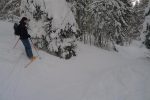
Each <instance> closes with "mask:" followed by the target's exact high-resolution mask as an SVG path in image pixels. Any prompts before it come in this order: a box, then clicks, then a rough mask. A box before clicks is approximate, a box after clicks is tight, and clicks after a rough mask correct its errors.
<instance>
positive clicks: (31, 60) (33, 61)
mask: <svg viewBox="0 0 150 100" xmlns="http://www.w3.org/2000/svg"><path fill="white" fill-rule="evenodd" d="M36 59H37V57H36V58H35V59H34V60H31V61H30V62H29V63H27V64H26V65H25V67H24V68H27V67H28V66H29V65H30V64H31V63H32V62H34V61H35V60H36Z"/></svg>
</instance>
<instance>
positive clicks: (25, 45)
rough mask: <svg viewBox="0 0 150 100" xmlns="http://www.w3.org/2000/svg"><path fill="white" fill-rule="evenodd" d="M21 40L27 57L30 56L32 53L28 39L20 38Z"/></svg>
mask: <svg viewBox="0 0 150 100" xmlns="http://www.w3.org/2000/svg"><path fill="white" fill-rule="evenodd" d="M21 41H22V43H23V45H24V47H25V51H26V54H27V56H28V58H32V57H33V53H32V48H31V45H30V42H29V40H28V39H21Z"/></svg>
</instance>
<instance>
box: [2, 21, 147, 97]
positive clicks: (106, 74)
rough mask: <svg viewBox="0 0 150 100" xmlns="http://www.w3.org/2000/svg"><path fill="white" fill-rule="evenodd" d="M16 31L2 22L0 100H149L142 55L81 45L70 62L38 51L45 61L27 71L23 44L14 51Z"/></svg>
mask: <svg viewBox="0 0 150 100" xmlns="http://www.w3.org/2000/svg"><path fill="white" fill-rule="evenodd" d="M12 27H13V24H11V23H8V22H0V100H150V95H149V94H150V87H149V84H150V59H146V57H145V55H144V53H143V52H144V50H143V49H140V48H139V50H137V48H136V47H122V48H120V50H121V52H119V53H115V52H109V51H105V50H101V49H98V48H96V47H90V46H88V45H83V44H82V43H79V44H78V45H79V49H80V51H78V56H77V57H74V58H72V59H71V60H63V59H60V58H58V57H55V56H52V55H49V54H46V53H45V52H43V51H39V54H40V56H41V57H42V59H37V60H36V61H35V62H33V63H32V64H31V65H30V66H28V68H24V66H25V65H26V64H27V63H28V62H29V60H28V59H27V57H26V54H25V51H24V47H23V46H22V44H21V42H20V41H19V43H18V44H17V46H16V48H14V49H13V46H14V44H15V42H16V41H17V39H18V38H17V37H15V36H13V29H12ZM33 52H34V53H35V51H34V49H33ZM35 54H36V53H35Z"/></svg>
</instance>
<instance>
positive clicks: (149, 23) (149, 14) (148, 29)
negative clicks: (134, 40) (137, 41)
mask: <svg viewBox="0 0 150 100" xmlns="http://www.w3.org/2000/svg"><path fill="white" fill-rule="evenodd" d="M141 36H142V39H143V41H144V44H145V45H146V47H147V48H148V49H150V0H149V3H148V7H147V8H146V9H145V22H144V24H143V34H142V35H141Z"/></svg>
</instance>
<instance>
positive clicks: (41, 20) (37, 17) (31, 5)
mask: <svg viewBox="0 0 150 100" xmlns="http://www.w3.org/2000/svg"><path fill="white" fill-rule="evenodd" d="M51 1H52V0H51ZM47 2H49V1H47ZM49 4H50V3H45V1H44V0H42V1H41V0H23V1H22V3H21V5H22V6H21V7H22V8H21V12H22V14H21V15H22V16H27V17H29V18H30V19H32V21H31V22H30V27H31V30H32V31H31V34H32V38H33V39H34V43H35V45H36V46H37V47H38V48H40V49H42V50H45V51H46V52H48V53H50V54H54V55H56V56H59V57H61V58H65V59H69V58H71V57H72V56H75V55H76V46H77V45H76V40H77V39H76V34H77V32H76V26H75V22H71V21H72V19H70V20H69V21H66V20H68V19H67V18H66V17H68V16H69V17H68V18H70V16H71V15H69V14H68V12H67V16H66V15H65V17H64V16H62V17H64V18H63V19H62V20H61V21H60V19H58V18H57V17H58V16H56V15H54V14H53V13H52V11H51V12H50V10H52V9H51V8H49V6H50V5H49ZM64 6H66V5H64ZM47 7H48V8H47ZM57 9H60V8H57ZM55 10H56V9H55ZM67 10H68V9H67ZM54 13H56V12H54ZM60 16H61V15H59V17H60ZM72 16H73V15H72ZM72 16H71V17H72ZM60 18H61V17H60ZM59 23H61V24H60V25H59Z"/></svg>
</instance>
